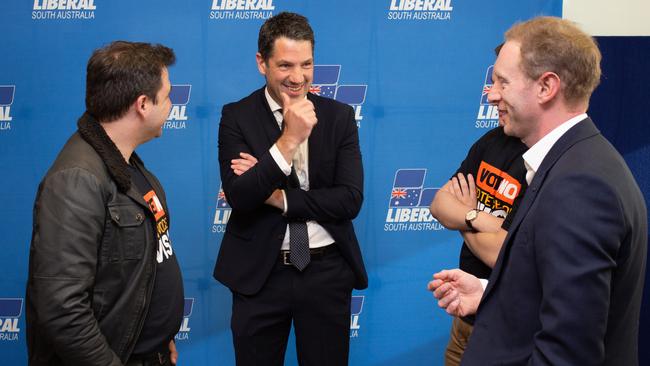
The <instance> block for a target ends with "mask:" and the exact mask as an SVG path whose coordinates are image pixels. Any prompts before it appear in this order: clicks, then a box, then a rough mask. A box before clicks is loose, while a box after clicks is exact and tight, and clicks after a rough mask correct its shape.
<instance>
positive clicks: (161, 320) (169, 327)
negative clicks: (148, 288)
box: [129, 165, 184, 355]
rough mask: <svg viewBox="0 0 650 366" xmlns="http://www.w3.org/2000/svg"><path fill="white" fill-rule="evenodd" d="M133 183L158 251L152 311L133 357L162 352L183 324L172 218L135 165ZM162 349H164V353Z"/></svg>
mask: <svg viewBox="0 0 650 366" xmlns="http://www.w3.org/2000/svg"><path fill="white" fill-rule="evenodd" d="M129 167H130V171H131V179H132V182H133V183H135V186H136V187H137V189H138V191H140V192H147V193H145V194H144V195H143V198H144V201H145V202H146V203H147V204H148V205H149V209H150V211H151V213H152V215H147V219H148V220H151V221H153V220H154V219H155V223H154V225H153V226H154V235H155V237H156V238H157V239H158V247H157V248H156V280H155V282H154V285H153V291H152V293H151V300H150V303H149V311H148V312H147V315H146V317H145V320H144V325H143V327H142V331H141V332H140V337H139V338H138V341H137V342H136V344H135V348H134V349H133V354H134V355H138V354H140V355H144V354H149V353H152V352H157V351H161V350H162V349H165V348H166V347H167V344H168V343H169V341H171V339H172V338H173V337H174V335H175V334H176V333H178V330H179V328H180V326H181V321H182V320H183V303H184V295H183V280H182V278H181V270H180V267H179V266H178V262H177V261H176V255H174V251H173V249H172V245H171V239H170V238H169V218H168V216H167V213H166V212H165V210H164V208H163V206H162V204H161V202H160V200H159V199H158V196H157V195H156V192H155V191H154V190H153V188H152V187H151V184H149V182H148V181H147V179H146V178H145V176H144V175H143V174H142V172H140V170H138V169H137V168H135V167H133V166H132V165H131V166H129ZM161 348H162V349H161Z"/></svg>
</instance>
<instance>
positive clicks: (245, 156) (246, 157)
mask: <svg viewBox="0 0 650 366" xmlns="http://www.w3.org/2000/svg"><path fill="white" fill-rule="evenodd" d="M239 156H241V157H242V159H245V160H248V161H251V162H253V163H254V164H256V163H257V159H256V158H255V157H254V156H253V155H251V154H248V153H245V152H240V153H239Z"/></svg>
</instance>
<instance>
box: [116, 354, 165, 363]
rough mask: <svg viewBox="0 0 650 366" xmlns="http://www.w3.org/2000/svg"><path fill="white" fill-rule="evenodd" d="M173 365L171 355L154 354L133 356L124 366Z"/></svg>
mask: <svg viewBox="0 0 650 366" xmlns="http://www.w3.org/2000/svg"><path fill="white" fill-rule="evenodd" d="M153 365H156V366H157V365H171V361H170V360H169V353H162V352H153V353H150V354H146V355H132V356H131V357H130V358H129V361H128V362H127V363H126V364H125V365H124V366H153Z"/></svg>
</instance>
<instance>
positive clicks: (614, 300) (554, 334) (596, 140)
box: [462, 119, 648, 366]
mask: <svg viewBox="0 0 650 366" xmlns="http://www.w3.org/2000/svg"><path fill="white" fill-rule="evenodd" d="M647 240H648V231H647V212H646V206H645V203H644V199H643V196H642V194H641V192H640V190H639V187H638V186H637V184H636V182H635V180H634V178H633V177H632V174H631V173H630V171H629V169H628V168H627V165H626V164H625V161H624V160H623V158H622V157H621V156H620V155H619V154H618V152H617V151H616V150H615V149H614V147H613V146H611V145H610V144H609V142H607V140H606V139H605V138H604V137H603V136H602V135H601V134H600V132H599V131H598V130H597V129H596V126H595V125H594V124H593V122H592V121H591V120H590V119H586V120H583V121H581V122H580V123H578V124H577V125H575V126H574V127H572V128H571V129H570V130H569V131H567V132H566V133H565V134H564V135H563V136H562V137H561V138H560V139H559V140H558V141H557V143H556V144H555V145H554V146H553V147H552V148H551V150H550V151H549V153H548V155H547V156H546V158H545V159H544V161H543V162H542V164H541V166H540V168H539V170H538V171H537V173H536V174H535V177H534V178H533V181H532V182H531V184H530V186H529V188H528V190H527V191H526V195H525V196H524V199H523V201H522V203H521V206H520V207H519V210H518V211H517V213H516V215H515V218H514V221H513V222H512V225H511V226H510V231H509V233H508V236H507V238H506V239H505V242H504V245H503V247H502V249H501V252H500V254H499V258H498V259H497V263H496V265H495V267H494V270H493V271H492V275H491V277H490V280H489V284H488V286H487V288H486V290H485V292H484V294H483V298H482V300H481V304H480V306H479V309H478V313H477V322H476V324H475V327H474V332H473V334H472V336H471V338H470V341H469V345H468V348H467V351H466V352H465V355H464V358H463V362H462V364H463V365H523V364H528V365H580V366H586V365H626V366H628V365H637V364H638V353H637V343H638V341H637V337H638V331H639V312H640V305H641V296H642V293H643V280H644V273H645V262H646V252H647Z"/></svg>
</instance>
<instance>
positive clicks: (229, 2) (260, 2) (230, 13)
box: [209, 0, 275, 20]
mask: <svg viewBox="0 0 650 366" xmlns="http://www.w3.org/2000/svg"><path fill="white" fill-rule="evenodd" d="M210 9H211V11H210V16H209V18H210V19H214V20H228V19H236V20H247V19H269V18H270V17H272V16H273V10H275V6H274V5H273V0H212V7H211V8H210Z"/></svg>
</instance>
